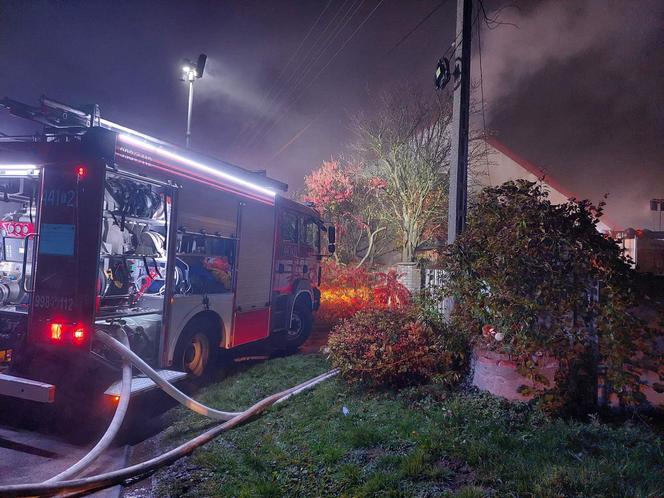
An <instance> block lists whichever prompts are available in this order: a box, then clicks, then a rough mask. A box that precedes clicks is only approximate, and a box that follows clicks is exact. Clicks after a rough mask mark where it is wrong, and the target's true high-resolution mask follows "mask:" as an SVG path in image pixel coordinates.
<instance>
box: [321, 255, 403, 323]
mask: <svg viewBox="0 0 664 498" xmlns="http://www.w3.org/2000/svg"><path fill="white" fill-rule="evenodd" d="M323 276H324V277H323V282H322V285H321V287H320V289H321V307H320V310H319V311H318V315H317V320H318V321H319V322H322V323H325V324H327V325H330V326H333V325H336V324H337V323H339V322H340V321H341V320H343V319H345V318H350V317H352V316H353V315H355V313H357V312H358V311H361V310H367V309H385V308H389V307H392V308H394V307H402V306H405V305H407V304H408V303H409V302H410V292H409V291H408V289H407V288H406V287H405V286H404V285H403V284H401V283H400V282H399V281H398V279H397V277H398V275H397V273H396V271H394V270H389V271H388V272H386V273H382V272H371V271H368V270H367V269H365V268H355V267H352V266H345V265H340V264H337V263H336V262H334V261H328V262H327V263H325V267H324V268H323Z"/></svg>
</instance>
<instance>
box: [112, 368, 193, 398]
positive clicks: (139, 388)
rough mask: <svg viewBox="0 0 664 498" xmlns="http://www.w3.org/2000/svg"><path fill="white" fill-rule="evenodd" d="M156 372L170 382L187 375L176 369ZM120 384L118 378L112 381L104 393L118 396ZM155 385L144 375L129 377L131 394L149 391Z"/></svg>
mask: <svg viewBox="0 0 664 498" xmlns="http://www.w3.org/2000/svg"><path fill="white" fill-rule="evenodd" d="M157 373H158V374H159V376H160V377H161V378H162V379H164V380H167V381H168V382H170V383H174V382H177V381H178V380H182V379H184V378H185V377H186V376H187V374H186V373H185V372H178V371H176V370H157ZM121 384H122V382H121V381H119V380H118V381H116V382H113V384H111V385H110V386H109V388H108V389H106V391H104V394H105V395H106V396H113V397H117V396H120V389H121ZM155 387H157V385H156V384H155V383H154V381H153V380H152V379H150V378H148V377H146V376H145V375H137V376H135V377H133V378H132V379H131V394H132V396H133V395H135V394H138V393H142V392H145V391H149V390H151V389H154V388H155Z"/></svg>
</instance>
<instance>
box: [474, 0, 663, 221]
mask: <svg viewBox="0 0 664 498" xmlns="http://www.w3.org/2000/svg"><path fill="white" fill-rule="evenodd" d="M518 5H519V7H520V8H519V9H516V8H512V7H509V8H506V9H503V10H502V11H501V12H500V13H499V14H498V20H499V21H503V22H507V23H513V24H515V25H516V26H517V27H514V26H510V25H500V26H497V27H496V29H493V30H490V29H488V28H487V27H486V25H483V28H482V34H481V35H482V38H481V40H482V66H483V76H484V77H483V84H484V93H485V100H486V110H487V116H488V119H489V126H490V127H491V128H493V129H494V130H496V132H497V134H498V137H499V139H500V140H502V141H503V142H505V143H506V144H507V145H508V146H510V147H512V148H513V149H515V150H516V151H517V152H518V153H519V154H520V155H522V156H525V157H526V158H528V159H530V160H531V161H533V162H534V163H536V164H538V165H539V166H541V167H543V168H544V169H545V170H546V171H549V172H550V173H551V175H552V176H554V177H556V179H557V180H558V181H559V182H560V183H562V184H564V185H566V186H568V187H569V189H570V190H572V191H574V192H575V193H576V194H577V195H578V196H579V197H589V198H591V199H593V200H599V198H601V196H602V195H603V194H604V193H609V194H610V196H609V201H608V206H607V215H608V218H609V221H613V224H614V226H617V227H625V226H640V227H645V228H656V226H654V225H653V223H652V219H653V218H652V216H651V213H650V212H649V208H648V201H649V199H650V198H652V197H664V165H663V164H662V160H663V159H664V144H663V142H662V139H661V137H662V136H664V117H663V116H664V113H663V112H662V111H663V110H664V85H663V84H662V81H663V79H662V76H663V74H664V73H663V71H662V67H664V43H663V41H664V35H663V34H662V26H663V18H664V2H661V1H654V0H640V1H639V2H629V1H620V2H619V1H607V0H575V1H574V2H571V1H558V0H549V1H545V2H536V3H532V4H528V3H526V2H519V4H518ZM495 14H496V11H494V12H493V13H492V12H491V11H489V16H493V15H495ZM475 34H476V33H475ZM476 41H477V40H476ZM475 46H476V48H477V43H475ZM477 63H478V57H477V51H476V53H475V58H474V66H473V71H474V79H477V77H478V76H479V67H478V64H477Z"/></svg>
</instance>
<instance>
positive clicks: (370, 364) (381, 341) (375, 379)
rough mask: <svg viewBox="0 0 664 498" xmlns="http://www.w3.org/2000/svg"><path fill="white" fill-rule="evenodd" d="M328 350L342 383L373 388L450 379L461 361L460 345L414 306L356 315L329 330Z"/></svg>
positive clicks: (454, 375)
mask: <svg viewBox="0 0 664 498" xmlns="http://www.w3.org/2000/svg"><path fill="white" fill-rule="evenodd" d="M328 346H329V348H330V359H331V361H332V364H333V365H334V366H335V367H337V368H339V369H340V371H341V374H342V376H343V377H344V378H345V379H347V380H348V381H349V382H351V383H363V384H367V385H371V386H376V387H379V386H382V387H385V386H391V387H403V386H407V385H416V384H421V383H424V382H428V381H431V380H443V381H446V382H452V381H456V380H458V379H459V378H460V377H461V373H460V368H461V365H463V364H464V359H465V357H466V354H465V343H461V345H460V343H459V342H454V341H451V340H450V339H449V336H448V334H447V333H446V330H444V329H442V328H441V327H440V326H439V324H437V323H435V322H433V321H432V320H426V319H425V317H424V316H423V314H422V313H421V309H419V308H418V307H414V306H413V307H408V308H405V309H393V310H390V309H384V310H363V311H359V312H358V313H357V314H355V315H354V316H353V317H351V318H349V319H347V320H344V321H343V322H342V323H341V324H340V325H338V326H337V327H336V328H335V329H334V330H333V331H332V333H331V334H330V337H329V340H328Z"/></svg>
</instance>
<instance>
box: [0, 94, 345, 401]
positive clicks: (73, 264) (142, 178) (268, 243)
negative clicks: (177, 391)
mask: <svg viewBox="0 0 664 498" xmlns="http://www.w3.org/2000/svg"><path fill="white" fill-rule="evenodd" d="M0 105H1V106H2V107H4V108H6V109H8V110H9V112H11V113H12V114H13V115H16V116H19V117H23V118H27V119H31V120H33V121H38V122H40V123H42V124H43V125H44V130H43V133H42V134H40V135H38V136H29V137H0V235H1V237H0V240H1V242H2V245H1V247H0V364H2V366H3V367H4V372H2V373H0V395H5V396H15V397H21V398H26V399H31V400H33V401H43V402H50V401H53V399H54V396H57V394H56V391H55V389H56V387H58V388H59V385H60V384H63V383H67V382H69V381H70V380H71V379H72V378H76V379H77V381H78V380H80V379H81V378H83V377H85V378H91V377H99V378H103V379H107V380H108V379H111V380H113V379H118V378H119V362H118V360H119V358H118V357H117V355H115V354H114V353H113V352H112V351H109V350H107V349H106V348H105V347H104V346H103V345H102V344H101V343H98V341H96V340H95V339H94V334H95V331H96V330H102V331H104V332H106V333H108V334H110V335H112V336H118V335H120V330H122V331H124V332H125V334H126V335H127V337H128V338H129V343H130V346H131V349H132V350H133V351H134V352H135V353H137V354H138V355H139V356H140V357H141V358H142V359H143V360H145V361H146V362H147V363H148V364H149V365H150V366H152V367H153V368H155V369H159V370H160V371H162V372H164V376H166V377H168V378H173V377H177V376H178V374H177V373H176V372H186V373H188V374H190V375H193V376H200V375H203V374H204V373H206V372H207V371H209V369H210V368H212V367H213V366H214V365H215V361H214V360H215V358H216V356H217V354H218V353H219V352H220V351H221V350H241V349H240V348H243V347H244V348H248V347H249V346H250V345H252V346H253V345H257V344H259V343H261V344H266V343H267V344H269V345H270V347H272V348H278V349H283V350H289V351H292V350H295V349H297V348H298V347H299V346H300V345H301V344H302V343H303V342H304V341H305V340H306V339H307V337H308V335H309V333H310V331H311V329H312V324H313V312H314V311H315V310H316V309H317V308H318V306H319V302H320V292H319V290H318V286H319V284H320V279H321V267H320V263H321V260H322V257H323V254H322V252H321V241H322V239H323V237H325V238H326V239H329V240H326V243H325V245H326V246H328V248H327V250H328V251H334V231H333V229H332V230H328V227H326V226H325V224H324V223H323V220H322V219H321V217H320V215H319V213H318V212H317V211H316V210H314V209H313V208H312V207H309V206H306V205H303V204H300V203H297V202H295V201H292V200H289V199H287V198H286V197H283V196H282V195H280V194H279V192H280V191H281V192H285V191H286V189H287V186H286V185H285V184H283V183H281V182H278V181H276V180H273V179H270V178H267V177H266V176H265V175H263V174H259V173H254V172H251V171H248V170H246V169H243V168H240V167H238V166H235V165H232V164H229V163H225V162H223V161H219V160H217V159H213V158H210V157H207V156H204V155H202V154H198V153H194V152H192V151H190V150H186V149H181V148H179V147H176V146H174V145H172V144H169V143H166V142H163V141H161V140H158V139H156V138H153V137H150V136H147V135H145V134H142V133H139V132H136V131H134V130H130V129H128V128H125V127H123V126H121V125H118V124H115V123H112V122H110V121H107V120H105V119H102V118H101V117H100V115H99V109H98V107H97V106H92V107H91V108H89V109H86V110H79V109H75V108H72V107H69V106H66V105H63V104H60V103H58V102H55V101H52V100H48V99H46V98H42V99H41V105H40V107H32V106H28V105H25V104H21V103H19V102H16V101H13V100H10V99H4V100H3V101H1V102H0ZM326 233H327V235H324V234H326ZM328 242H329V244H328ZM47 363H48V365H49V366H48V367H45V366H44V365H45V364H47ZM54 365H55V366H54ZM89 372H95V375H89V374H88V373H89ZM169 376H170V377H169Z"/></svg>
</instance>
